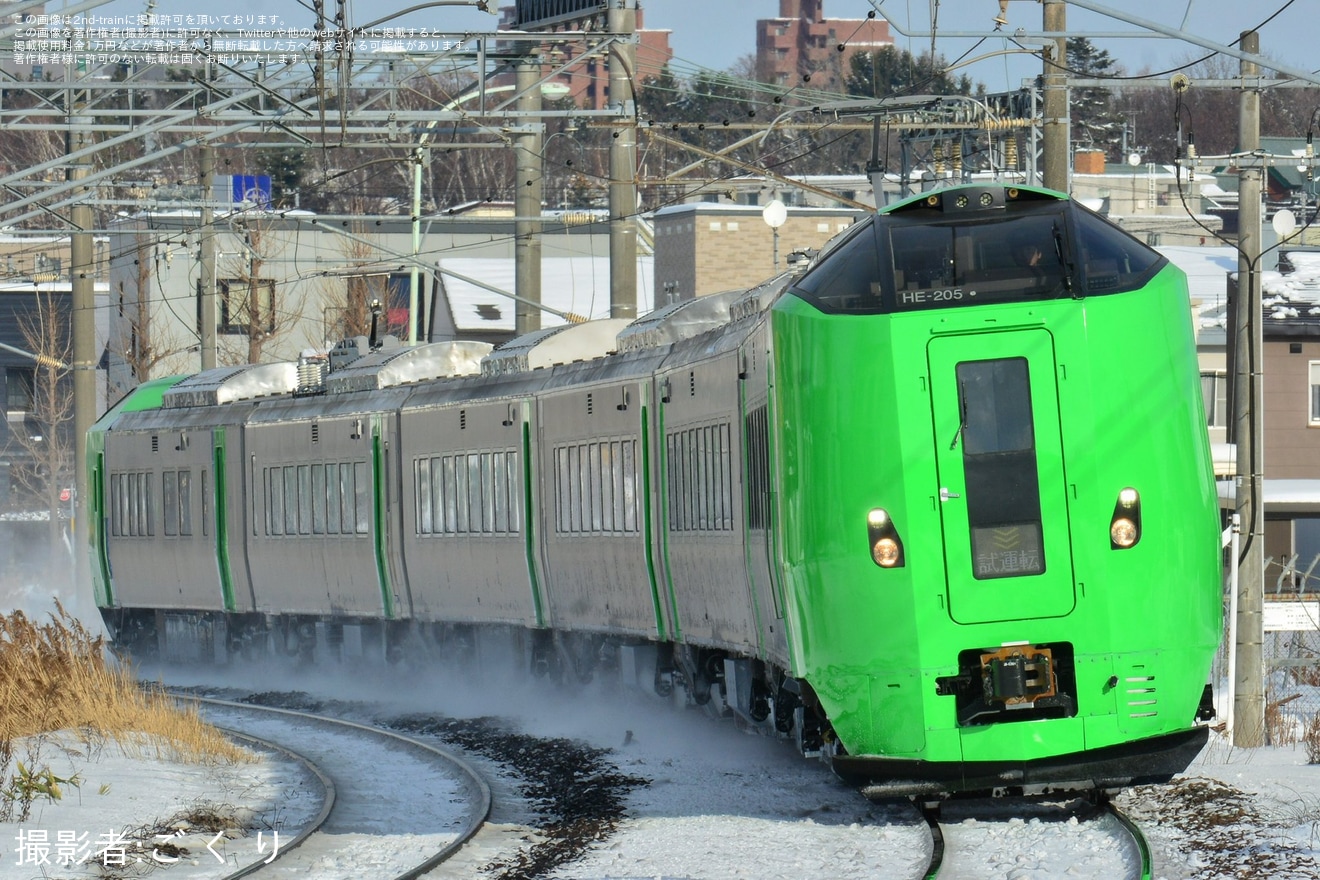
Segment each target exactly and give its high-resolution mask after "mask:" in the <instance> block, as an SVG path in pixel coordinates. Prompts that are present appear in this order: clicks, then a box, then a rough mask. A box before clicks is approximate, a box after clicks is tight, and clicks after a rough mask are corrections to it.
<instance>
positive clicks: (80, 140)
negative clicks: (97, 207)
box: [50, 100, 97, 592]
mask: <svg viewBox="0 0 1320 880" xmlns="http://www.w3.org/2000/svg"><path fill="white" fill-rule="evenodd" d="M73 107H74V110H73V114H74V115H73V116H71V117H70V119H69V122H70V130H69V143H68V149H69V152H71V153H72V152H77V151H78V150H81V149H82V148H83V147H85V146H87V143H86V129H85V128H83V122H84V120H83V119H82V117H81V116H80V115H79V114H80V112H81V110H82V101H81V100H77V101H75V102H74V104H73ZM90 162H91V158H90V157H83V158H80V159H78V160H77V161H75V162H74V163H73V164H72V167H70V169H69V178H70V179H71V180H73V181H77V180H81V179H83V178H84V177H86V176H87V171H88V168H87V166H88V165H89V164H90ZM75 192H77V194H78V201H77V202H76V203H75V204H74V205H73V208H72V210H71V211H70V216H69V219H70V220H72V221H73V226H74V229H73V233H72V235H71V236H70V240H69V280H70V288H71V292H72V299H73V303H72V305H73V320H72V327H71V330H72V332H73V438H74V439H73V486H74V494H75V504H74V514H73V517H74V521H73V523H72V529H73V533H72V535H71V538H72V540H73V546H74V553H73V572H72V575H73V584H74V588H75V589H76V590H78V591H79V592H81V588H82V584H83V575H84V574H85V572H86V560H84V559H83V558H81V557H82V551H83V548H85V547H87V546H88V544H89V543H90V536H91V533H90V532H89V531H88V529H87V525H88V522H89V521H90V520H89V518H88V516H87V502H88V499H89V497H90V493H89V492H88V491H87V431H88V430H89V429H90V428H91V427H92V424H93V423H94V422H95V421H96V361H97V357H96V354H97V352H96V263H95V242H94V241H93V239H92V227H93V220H92V206H91V204H90V202H89V198H90V194H89V193H88V192H87V191H86V190H85V189H80V190H75ZM50 442H55V438H53V437H52V438H51V440H50ZM55 476H56V475H55V474H51V479H55Z"/></svg>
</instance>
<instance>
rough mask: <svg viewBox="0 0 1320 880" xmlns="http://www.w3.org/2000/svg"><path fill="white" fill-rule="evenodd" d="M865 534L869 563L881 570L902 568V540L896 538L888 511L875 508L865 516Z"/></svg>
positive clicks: (892, 521)
mask: <svg viewBox="0 0 1320 880" xmlns="http://www.w3.org/2000/svg"><path fill="white" fill-rule="evenodd" d="M866 533H867V537H868V544H869V546H870V548H871V561H872V562H874V563H875V564H876V565H878V566H880V567H881V568H901V567H902V566H903V540H902V539H901V538H900V537H899V536H898V529H897V528H895V527H894V520H893V519H892V518H891V517H890V516H889V511H887V510H885V509H884V508H882V507H877V508H875V509H874V510H872V511H871V512H870V513H868V514H867V515H866Z"/></svg>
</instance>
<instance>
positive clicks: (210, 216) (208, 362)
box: [138, 144, 216, 370]
mask: <svg viewBox="0 0 1320 880" xmlns="http://www.w3.org/2000/svg"><path fill="white" fill-rule="evenodd" d="M199 162H200V165H201V167H200V170H201V184H202V202H201V205H202V208H201V211H202V217H201V221H202V227H201V229H199V230H198V233H197V235H198V246H197V261H198V263H199V264H200V265H199V266H198V269H199V270H200V271H198V273H197V277H198V279H199V280H198V282H197V286H198V287H199V288H200V289H199V290H198V292H197V295H198V297H199V298H200V299H201V309H202V322H201V327H199V328H198V330H199V331H200V333H201V337H202V339H201V343H202V344H201V350H202V369H203V370H213V369H215V331H216V327H215V321H216V308H215V212H214V211H213V210H212V207H211V204H212V201H213V197H212V193H211V188H212V182H213V178H214V176H215V148H213V147H212V146H211V145H210V144H203V145H202V147H201V156H200V159H199ZM138 295H139V296H141V295H142V292H141V291H139V292H138Z"/></svg>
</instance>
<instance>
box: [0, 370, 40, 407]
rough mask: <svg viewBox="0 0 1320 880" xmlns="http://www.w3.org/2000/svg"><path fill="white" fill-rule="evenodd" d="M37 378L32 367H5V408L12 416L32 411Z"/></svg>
mask: <svg viewBox="0 0 1320 880" xmlns="http://www.w3.org/2000/svg"><path fill="white" fill-rule="evenodd" d="M35 378H36V373H35V372H34V370H33V368H32V367H5V410H6V412H8V413H9V415H10V416H13V415H16V414H18V415H21V414H24V413H30V412H32V390H33V388H34V387H36V385H35Z"/></svg>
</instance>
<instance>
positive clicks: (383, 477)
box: [88, 185, 1221, 795]
mask: <svg viewBox="0 0 1320 880" xmlns="http://www.w3.org/2000/svg"><path fill="white" fill-rule="evenodd" d="M88 449H89V457H90V461H89V469H90V473H91V475H92V485H93V490H94V491H93V494H94V499H93V505H92V512H93V519H94V522H93V530H92V531H93V538H92V548H91V549H92V552H93V556H94V565H93V568H94V570H95V571H96V572H97V573H98V582H97V598H98V603H99V605H100V606H101V608H102V611H103V614H104V616H105V618H106V621H107V623H108V624H109V626H110V628H111V631H112V632H113V633H114V634H115V635H116V637H117V638H118V639H119V640H120V641H123V642H125V643H127V644H131V645H136V646H137V647H139V648H144V647H145V648H148V649H151V650H163V651H165V652H166V653H167V654H169V655H171V656H175V655H188V654H191V655H192V656H194V657H201V658H203V659H211V658H216V657H223V656H226V655H228V654H229V653H232V652H240V653H244V654H247V653H254V652H262V651H274V652H279V653H287V654H296V655H300V656H302V657H304V658H307V659H311V658H317V657H325V656H330V655H334V654H339V655H342V654H344V653H346V652H350V651H361V652H365V653H371V654H375V653H379V654H380V655H381V656H383V657H389V658H396V657H402V658H404V659H405V660H406V661H407V662H412V663H429V662H434V663H451V662H457V661H458V660H459V659H461V658H463V657H464V656H467V655H471V654H479V656H481V658H482V659H483V662H484V661H486V660H488V659H489V658H491V657H494V656H497V655H498V656H503V657H506V658H510V659H512V660H513V661H514V662H516V663H517V664H519V665H525V666H526V667H527V668H530V669H531V670H533V671H534V672H537V673H543V674H547V675H552V676H556V677H565V678H567V677H577V678H581V679H585V678H589V677H591V676H593V675H598V674H605V673H611V674H614V673H617V674H619V675H621V676H622V677H623V678H624V679H625V680H626V681H628V682H629V683H630V684H632V683H635V684H639V685H640V686H642V687H644V688H645V689H647V690H653V691H655V692H656V693H659V694H661V695H662V696H667V697H669V698H671V699H675V700H676V701H678V702H680V703H683V704H687V705H701V706H704V707H706V708H707V709H708V710H709V711H711V712H713V713H716V714H722V715H730V716H733V717H735V718H736V719H738V721H739V723H741V724H743V725H745V726H747V727H751V728H759V729H762V730H765V731H766V732H770V733H773V734H777V735H780V736H785V737H790V738H792V739H794V740H795V742H796V744H797V745H798V746H799V747H800V748H801V749H802V750H803V751H804V752H806V753H809V754H818V755H821V756H823V757H824V758H826V759H827V760H829V761H830V762H831V763H832V765H833V767H834V768H835V770H836V771H837V772H839V773H840V774H841V775H842V776H844V777H845V778H847V779H850V780H856V781H860V782H863V783H865V784H868V785H869V786H870V787H871V790H872V791H873V792H875V793H880V794H888V793H893V794H920V795H932V794H933V795H938V794H941V793H951V792H964V791H976V792H984V791H999V792H1016V791H1022V790H1036V789H1051V788H1103V789H1111V788H1118V787H1122V786H1125V785H1129V784H1133V783H1139V782H1150V781H1160V780H1165V779H1168V778H1169V777H1170V776H1171V775H1172V774H1174V773H1177V772H1179V771H1181V770H1182V769H1184V768H1185V767H1186V766H1187V764H1188V763H1189V762H1190V761H1191V760H1192V758H1193V757H1194V756H1195V755H1196V753H1197V752H1198V751H1199V749H1200V748H1201V746H1202V745H1203V744H1204V742H1205V740H1206V736H1207V729H1206V728H1205V727H1204V726H1203V725H1202V724H1200V723H1198V719H1201V720H1204V719H1205V718H1206V717H1208V715H1209V713H1210V711H1211V710H1210V707H1209V699H1208V689H1207V687H1206V681H1207V678H1208V675H1209V671H1210V664H1211V661H1212V658H1213V655H1214V652H1215V649H1216V646H1217V643H1218V639H1219V634H1220V626H1221V551H1220V541H1219V535H1220V523H1219V514H1218V506H1217V498H1216V493H1215V487H1214V481H1213V476H1212V469H1211V461H1210V452H1209V443H1208V438H1207V434H1206V429H1205V420H1204V416H1203V410H1202V403H1201V395H1200V382H1199V376H1198V369H1197V362H1196V352H1195V347H1194V340H1193V334H1192V323H1191V314H1190V304H1189V301H1188V295H1187V286H1186V280H1185V277H1184V276H1183V273H1182V272H1180V271H1179V270H1178V269H1177V268H1175V267H1174V266H1172V265H1170V264H1169V263H1168V261H1167V260H1165V259H1164V258H1163V257H1161V256H1160V255H1159V254H1158V253H1156V252H1155V251H1153V250H1151V249H1150V248H1149V247H1147V246H1146V245H1144V244H1142V243H1140V242H1138V241H1137V240H1135V239H1133V238H1132V237H1131V236H1129V235H1127V234H1126V233H1124V232H1123V231H1121V230H1120V229H1118V228H1117V227H1115V226H1113V225H1112V224H1110V223H1109V222H1107V221H1106V220H1104V219H1103V218H1101V217H1100V216H1098V215H1096V214H1094V213H1092V212H1091V211H1089V210H1087V209H1085V208H1084V207H1082V206H1080V205H1078V204H1077V203H1075V202H1073V201H1071V200H1070V199H1068V198H1067V197H1066V196H1064V195H1062V194H1059V193H1055V192H1050V191H1047V190H1041V189H1034V188H1029V187H1005V186H1000V185H992V186H963V187H955V188H950V189H945V190H939V191H935V192H931V193H927V194H923V195H920V196H917V197H914V198H911V199H908V200H906V201H904V202H900V203H898V204H896V205H893V206H892V207H889V208H887V209H885V210H883V211H881V212H880V213H878V214H876V215H874V216H869V217H866V218H865V219H863V220H862V221H861V222H858V223H856V224H855V225H854V226H852V227H851V228H850V229H849V230H847V231H846V232H845V233H844V234H842V235H841V236H840V237H839V238H838V239H837V240H836V241H835V242H833V243H832V244H831V246H830V247H828V248H827V249H826V250H825V251H824V252H822V253H821V254H820V255H819V256H818V257H817V258H815V259H814V260H813V262H812V263H811V264H810V265H809V266H808V267H807V269H806V270H805V271H804V272H794V273H788V274H785V275H783V276H780V277H778V278H776V279H773V280H772V281H770V282H767V283H766V284H764V285H761V286H760V287H757V288H754V289H752V290H749V291H738V292H730V293H726V294H720V295H716V296H711V297H701V298H698V299H696V300H691V301H687V302H684V303H679V304H675V305H673V306H669V307H667V308H665V309H662V310H658V311H657V312H655V313H653V314H651V315H648V316H646V317H644V318H641V319H638V320H637V321H634V322H631V323H628V322H624V321H602V322H592V323H589V324H584V325H575V326H571V327H562V328H553V329H549V330H545V331H539V332H537V333H534V334H529V335H528V336H525V337H522V338H520V339H517V340H514V341H513V342H511V343H509V344H507V345H505V346H502V347H500V348H499V349H494V350H490V349H489V347H488V346H482V345H479V344H474V343H431V344H428V345H423V346H417V347H411V348H403V347H394V348H391V347H381V346H379V345H377V344H374V343H373V342H372V341H368V340H366V339H359V340H356V341H355V342H352V343H347V344H341V346H340V347H338V348H336V349H335V351H333V352H332V353H331V358H330V361H329V369H328V370H327V369H325V368H324V365H321V364H318V363H316V362H307V363H303V364H301V365H292V364H278V365H262V366H256V367H237V368H228V369H221V370H212V371H207V372H204V373H201V374H198V375H196V376H192V377H188V378H176V379H171V380H165V381H163V382H159V383H154V384H151V385H147V386H143V387H142V388H140V389H139V390H138V391H137V392H135V393H134V394H133V395H132V396H130V397H129V398H128V399H127V401H126V402H125V403H124V405H121V406H120V407H119V408H117V409H116V410H114V411H112V412H110V413H108V414H107V415H106V417H105V418H103V419H102V420H101V421H100V422H99V423H98V424H97V425H96V427H95V428H94V430H93V433H92V436H91V437H90V438H89V444H88ZM463 668H466V667H463Z"/></svg>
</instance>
